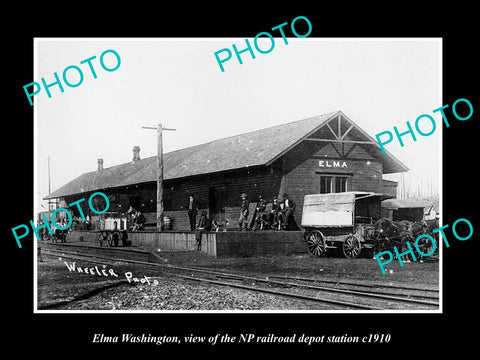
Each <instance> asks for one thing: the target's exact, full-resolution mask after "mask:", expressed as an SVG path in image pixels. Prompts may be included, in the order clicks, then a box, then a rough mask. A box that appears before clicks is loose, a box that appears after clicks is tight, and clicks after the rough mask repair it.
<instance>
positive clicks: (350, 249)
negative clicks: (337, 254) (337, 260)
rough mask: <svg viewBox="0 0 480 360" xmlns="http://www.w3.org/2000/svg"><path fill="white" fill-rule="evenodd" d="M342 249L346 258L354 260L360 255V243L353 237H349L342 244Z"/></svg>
mask: <svg viewBox="0 0 480 360" xmlns="http://www.w3.org/2000/svg"><path fill="white" fill-rule="evenodd" d="M342 248H343V255H345V257H346V258H349V259H355V258H356V257H357V256H358V255H359V254H360V250H361V246H360V241H359V240H358V239H357V238H356V237H355V236H354V235H350V236H348V237H347V238H346V239H345V241H344V242H343V246H342Z"/></svg>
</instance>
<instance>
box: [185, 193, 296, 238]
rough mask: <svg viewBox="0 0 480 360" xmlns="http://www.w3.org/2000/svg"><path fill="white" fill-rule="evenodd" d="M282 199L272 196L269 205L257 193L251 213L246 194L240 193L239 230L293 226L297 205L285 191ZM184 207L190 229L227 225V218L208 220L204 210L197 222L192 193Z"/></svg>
mask: <svg viewBox="0 0 480 360" xmlns="http://www.w3.org/2000/svg"><path fill="white" fill-rule="evenodd" d="M282 200H283V201H281V202H280V201H279V200H278V198H277V197H274V198H273V199H272V202H271V206H270V204H268V203H267V201H266V200H265V199H263V196H262V195H259V197H258V201H257V202H256V207H255V209H254V210H253V214H250V212H251V209H250V202H249V201H248V200H247V194H246V193H242V195H241V203H240V216H239V219H238V226H239V227H240V230H241V231H246V230H260V229H262V230H292V228H293V227H294V226H292V220H293V215H294V212H295V208H296V206H297V205H296V204H295V201H293V200H292V199H290V198H289V196H288V194H286V193H284V194H283V199H282ZM186 209H187V213H188V218H189V223H190V231H198V230H203V231H211V230H213V231H226V229H227V227H228V224H229V221H228V219H226V220H225V221H223V222H218V221H217V220H216V219H213V220H211V221H210V219H209V218H208V216H207V211H206V210H202V212H201V214H200V219H199V221H198V223H197V221H196V218H197V214H198V211H199V204H198V202H197V201H196V200H195V199H194V197H193V195H190V196H189V199H188V203H187V207H186ZM249 215H250V216H249Z"/></svg>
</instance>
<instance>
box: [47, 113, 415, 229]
mask: <svg viewBox="0 0 480 360" xmlns="http://www.w3.org/2000/svg"><path fill="white" fill-rule="evenodd" d="M163 166H164V182H163V189H164V192H163V195H164V209H165V216H167V217H169V218H170V219H171V229H172V230H185V231H186V230H189V221H188V215H187V206H188V196H189V195H190V194H192V195H193V196H194V198H195V199H196V200H197V202H198V203H199V205H200V209H205V210H207V211H208V216H209V217H210V219H212V220H213V219H216V220H217V221H223V220H224V219H225V218H228V219H229V221H230V227H232V228H235V227H237V226H238V222H237V221H238V217H239V207H240V202H241V198H240V195H241V194H242V193H243V192H245V193H247V199H248V200H249V201H250V202H256V201H257V200H258V196H259V195H262V196H263V198H264V199H266V200H267V202H271V201H272V199H273V198H274V197H278V199H279V200H280V201H282V195H283V193H285V192H286V193H288V194H289V197H290V198H291V199H293V200H294V201H295V202H296V204H297V208H296V211H295V219H296V222H297V224H300V219H301V216H302V206H303V198H304V196H305V195H307V194H316V193H329V192H344V191H370V192H377V193H387V194H391V195H394V196H396V193H397V183H396V182H394V181H389V180H385V179H383V174H390V173H397V172H404V171H407V170H408V169H407V167H406V166H405V165H403V164H402V163H401V162H400V161H399V160H397V159H396V158H395V157H394V156H392V155H391V154H390V153H388V152H387V154H385V155H384V154H382V152H381V150H380V148H379V146H378V143H377V142H376V141H375V140H374V139H373V138H372V137H370V136H369V135H368V134H367V133H366V132H365V131H363V130H362V129H361V128H360V127H359V126H358V125H356V124H355V123H354V122H353V121H352V120H350V119H349V118H348V117H347V116H346V115H345V114H343V113H342V112H341V111H336V112H333V113H329V114H325V115H320V116H315V117H312V118H308V119H304V120H300V121H295V122H291V123H287V124H283V125H278V126H273V127H270V128H266V129H262V130H257V131H253V132H249V133H245V134H241V135H237V136H231V137H228V138H224V139H220V140H215V141H212V142H209V143H206V144H201V145H196V146H192V147H188V148H185V149H181V150H177V151H172V152H169V153H166V154H164V155H163ZM156 181H157V157H156V156H152V157H148V158H145V159H141V158H140V148H139V147H138V146H135V147H134V148H133V159H132V160H130V161H128V162H126V163H124V164H121V165H117V166H112V167H108V168H104V167H103V160H102V159H99V160H98V168H97V170H95V171H92V172H88V173H85V174H83V175H80V176H79V177H77V178H76V179H74V180H72V181H70V182H69V183H67V184H65V185H64V186H62V187H60V188H59V189H57V190H56V191H54V192H52V193H51V194H50V195H48V196H47V197H45V199H56V200H58V201H59V204H60V206H61V207H62V204H63V205H64V206H63V207H65V205H66V204H69V203H71V202H74V201H76V200H78V199H81V198H86V199H88V197H89V196H90V195H91V194H92V193H94V192H96V191H101V192H103V193H105V194H106V195H107V196H108V197H109V200H110V208H109V212H108V213H106V217H110V219H113V218H118V219H119V220H120V228H123V227H124V226H125V224H124V223H123V221H122V219H124V218H126V211H127V209H128V208H129V207H130V206H132V207H133V208H135V209H137V210H140V211H142V212H143V213H144V214H145V216H146V218H147V225H149V224H150V225H152V227H154V226H155V221H156V198H157V197H156V196H157V195H156V186H157V183H156ZM82 204H85V202H84V203H82ZM85 205H86V204H85ZM100 208H103V207H100ZM82 209H83V211H84V213H85V214H88V213H89V211H90V209H89V208H88V205H87V206H83V207H82ZM70 210H71V212H72V213H74V215H76V216H79V212H78V210H77V208H76V205H75V206H73V207H71V208H70ZM90 215H91V223H92V228H93V229H98V228H99V226H100V224H101V221H103V220H102V219H99V218H98V216H94V215H95V214H91V213H90ZM104 220H105V221H107V224H108V219H104ZM197 220H198V217H197Z"/></svg>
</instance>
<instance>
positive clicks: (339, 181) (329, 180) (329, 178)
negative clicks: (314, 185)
mask: <svg viewBox="0 0 480 360" xmlns="http://www.w3.org/2000/svg"><path fill="white" fill-rule="evenodd" d="M347 180H348V177H347V176H336V175H322V176H320V194H328V193H340V192H346V191H347Z"/></svg>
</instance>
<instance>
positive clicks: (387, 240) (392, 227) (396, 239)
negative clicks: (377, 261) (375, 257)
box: [373, 218, 413, 256]
mask: <svg viewBox="0 0 480 360" xmlns="http://www.w3.org/2000/svg"><path fill="white" fill-rule="evenodd" d="M373 228H374V229H375V233H376V234H377V236H376V240H375V246H374V253H376V254H378V253H379V251H382V250H385V249H388V250H390V251H391V250H393V248H394V247H396V248H397V250H400V251H399V252H404V251H405V250H406V249H407V246H406V244H407V241H411V240H412V238H413V233H412V231H411V230H410V229H408V227H406V225H405V224H400V223H398V222H395V221H392V220H389V219H385V218H382V219H380V220H377V221H376V222H375V223H374V224H373ZM394 256H395V255H394Z"/></svg>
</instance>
